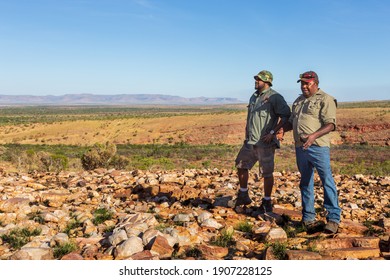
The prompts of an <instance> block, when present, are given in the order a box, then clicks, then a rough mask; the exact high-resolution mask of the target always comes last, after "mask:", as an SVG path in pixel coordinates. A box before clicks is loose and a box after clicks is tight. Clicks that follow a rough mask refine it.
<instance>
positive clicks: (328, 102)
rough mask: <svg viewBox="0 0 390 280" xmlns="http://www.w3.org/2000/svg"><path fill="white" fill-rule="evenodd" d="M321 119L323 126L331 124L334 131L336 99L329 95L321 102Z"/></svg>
mask: <svg viewBox="0 0 390 280" xmlns="http://www.w3.org/2000/svg"><path fill="white" fill-rule="evenodd" d="M321 119H322V122H323V123H324V124H328V123H333V124H334V127H335V129H336V99H334V98H333V97H332V96H330V95H327V96H326V97H325V98H324V100H323V104H322V109H321Z"/></svg>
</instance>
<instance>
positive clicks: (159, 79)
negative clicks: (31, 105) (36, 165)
mask: <svg viewBox="0 0 390 280" xmlns="http://www.w3.org/2000/svg"><path fill="white" fill-rule="evenodd" d="M389 14H390V1H385V0H383V1H378V0H370V1H360V0H357V1H352V0H329V1H325V0H315V1H301V0H294V1H291V0H274V1H261V0H257V1H256V0H230V1H229V0H207V1H206V0H187V1H186V0H165V1H162V0H34V1H33V0H6V1H5V0H0V94H3V95H4V94H7V95H16V94H28V95H63V94H75V93H93V94H168V95H178V96H182V97H199V96H207V97H234V98H239V99H241V100H243V101H247V100H248V99H249V97H250V95H251V94H252V92H253V89H254V80H253V76H254V75H255V74H256V73H257V72H259V71H260V70H262V69H268V70H270V71H271V72H272V73H273V74H274V89H275V90H277V91H279V92H280V93H282V94H283V95H284V96H285V99H286V100H287V101H289V102H292V101H293V100H294V99H295V98H296V97H297V96H298V95H299V94H300V88H299V84H297V83H296V81H297V79H298V76H299V74H300V73H302V72H304V71H306V70H314V71H316V72H317V73H318V75H319V78H320V87H321V88H322V89H323V90H324V91H326V92H328V93H329V94H331V95H333V96H335V97H336V98H337V99H338V100H339V101H356V100H385V99H390V98H389V96H390V77H389V75H390V19H389V18H390V17H389Z"/></svg>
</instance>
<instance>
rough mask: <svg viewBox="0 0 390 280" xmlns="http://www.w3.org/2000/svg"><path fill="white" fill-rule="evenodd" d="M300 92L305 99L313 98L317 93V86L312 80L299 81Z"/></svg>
mask: <svg viewBox="0 0 390 280" xmlns="http://www.w3.org/2000/svg"><path fill="white" fill-rule="evenodd" d="M301 91H302V93H303V95H304V96H305V97H306V98H307V97H310V96H313V95H314V94H315V93H316V92H317V91H318V84H317V83H316V82H315V81H314V80H313V81H310V82H305V81H301Z"/></svg>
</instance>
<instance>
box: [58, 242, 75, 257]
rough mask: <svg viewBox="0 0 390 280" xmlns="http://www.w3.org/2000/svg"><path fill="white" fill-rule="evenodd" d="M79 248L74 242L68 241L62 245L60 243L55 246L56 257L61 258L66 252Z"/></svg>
mask: <svg viewBox="0 0 390 280" xmlns="http://www.w3.org/2000/svg"><path fill="white" fill-rule="evenodd" d="M77 249H78V248H77V245H76V244H74V243H72V242H67V243H64V244H62V245H58V246H56V247H54V248H53V254H54V258H56V259H61V258H62V257H63V256H65V255H66V254H69V253H71V252H73V251H76V250H77Z"/></svg>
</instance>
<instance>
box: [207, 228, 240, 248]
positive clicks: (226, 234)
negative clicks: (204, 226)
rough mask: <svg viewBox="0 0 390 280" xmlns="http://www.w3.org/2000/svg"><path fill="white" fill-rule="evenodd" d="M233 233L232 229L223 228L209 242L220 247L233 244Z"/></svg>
mask: <svg viewBox="0 0 390 280" xmlns="http://www.w3.org/2000/svg"><path fill="white" fill-rule="evenodd" d="M233 234H234V231H233V230H227V229H223V230H222V231H221V233H220V234H219V235H218V236H217V237H216V238H214V239H213V240H212V241H211V244H212V245H216V246H220V247H230V246H232V245H234V244H235V242H234V239H233Z"/></svg>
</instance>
